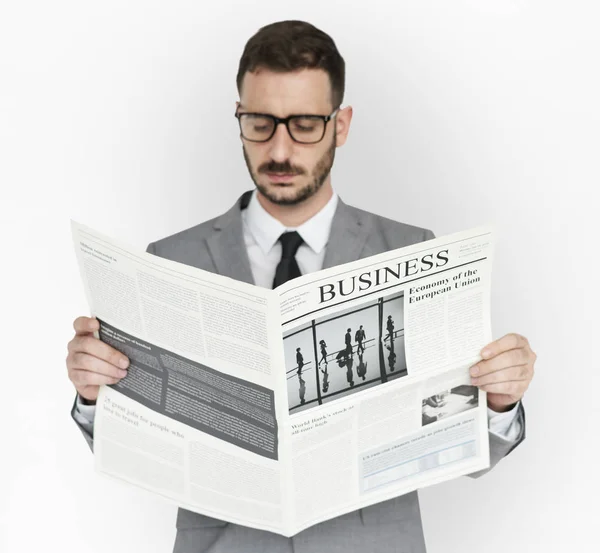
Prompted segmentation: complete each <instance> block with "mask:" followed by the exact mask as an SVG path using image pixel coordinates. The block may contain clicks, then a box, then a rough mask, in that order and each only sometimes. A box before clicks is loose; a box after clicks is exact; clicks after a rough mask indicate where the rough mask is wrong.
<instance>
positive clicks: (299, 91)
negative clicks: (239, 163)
mask: <svg viewBox="0 0 600 553" xmlns="http://www.w3.org/2000/svg"><path fill="white" fill-rule="evenodd" d="M330 93H331V88H330V83H329V77H328V75H327V73H325V71H323V70H320V69H302V70H299V71H295V72H293V73H274V72H272V71H269V70H267V69H262V68H261V69H259V70H258V71H257V72H255V73H246V75H245V77H244V82H243V87H242V96H241V98H240V100H241V106H240V109H239V111H240V112H242V113H244V112H246V113H248V112H254V113H269V114H271V115H275V116H277V117H287V116H288V115H292V114H309V115H329V114H330V113H331V112H332V111H333V108H334V106H332V105H331V101H330ZM335 127H336V121H335V119H334V120H331V121H329V122H328V123H327V127H326V132H325V136H324V137H323V140H321V142H317V143H316V144H300V143H298V142H295V141H294V140H293V139H292V137H291V136H290V135H289V134H288V131H287V129H286V127H285V125H278V126H277V130H276V131H275V134H274V135H273V137H272V138H271V139H270V140H269V141H267V142H263V143H259V142H251V141H248V140H245V139H244V138H241V140H242V150H243V153H244V160H245V161H246V166H247V167H248V172H249V173H250V177H251V178H252V180H253V181H254V184H255V185H256V187H257V188H258V190H259V191H260V192H261V193H262V194H263V196H265V197H266V198H267V199H268V200H269V201H271V202H272V203H274V204H278V205H297V204H299V203H301V202H303V201H304V200H306V199H308V198H310V197H311V196H313V195H315V194H316V193H317V192H318V191H319V190H320V189H321V188H322V187H323V185H324V184H325V183H327V184H328V185H329V184H330V171H331V167H332V166H333V160H334V158H335V149H336V146H337V145H339V144H338V142H339V140H336V128H335ZM268 173H291V174H293V175H294V177H293V178H292V179H291V180H289V181H287V182H276V181H273V180H272V179H271V177H270V176H269V174H268Z"/></svg>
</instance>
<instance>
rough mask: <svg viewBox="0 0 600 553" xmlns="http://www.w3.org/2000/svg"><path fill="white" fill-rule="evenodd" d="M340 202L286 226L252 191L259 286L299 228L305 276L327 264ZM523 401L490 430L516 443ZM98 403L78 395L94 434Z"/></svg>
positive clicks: (82, 416)
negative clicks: (283, 241) (285, 235)
mask: <svg viewBox="0 0 600 553" xmlns="http://www.w3.org/2000/svg"><path fill="white" fill-rule="evenodd" d="M337 203H338V195H337V194H336V193H335V192H334V193H333V196H332V197H331V198H330V200H329V202H327V204H326V205H325V207H323V209H321V211H319V212H318V213H317V214H316V215H314V216H313V217H311V218H310V219H309V220H308V221H306V222H305V223H302V224H301V225H300V226H299V227H295V228H292V227H286V226H285V225H283V224H282V223H281V222H280V221H278V220H277V219H275V217H273V216H272V215H270V214H269V213H267V212H266V211H265V209H264V208H263V207H262V206H261V205H260V202H259V201H258V199H257V197H256V191H254V192H253V193H252V197H251V198H250V202H249V203H248V207H247V208H246V209H245V210H243V211H242V222H243V234H244V243H245V244H246V249H247V251H248V257H249V259H250V268H251V269H252V275H253V277H254V282H255V284H256V285H257V286H262V287H264V288H272V286H273V278H274V277H275V270H276V268H277V265H278V263H279V260H280V259H281V243H280V242H279V237H280V236H281V234H283V233H284V232H286V231H294V230H295V231H297V232H298V234H300V236H301V237H302V239H303V240H304V242H303V243H302V244H301V245H300V247H299V248H298V251H297V253H296V262H297V263H298V267H299V268H300V272H301V273H302V274H303V275H304V274H307V273H312V272H315V271H319V270H320V269H322V267H323V259H324V257H325V246H326V244H327V241H328V240H329V232H330V230H331V224H332V223H333V215H334V213H335V210H336V207H337ZM518 406H519V404H517V405H515V407H514V408H513V409H511V410H510V411H507V412H505V413H496V412H495V411H492V410H491V409H490V408H489V407H488V413H487V414H488V424H489V429H490V432H492V433H493V434H495V435H497V436H498V437H500V438H502V439H504V440H507V441H509V442H515V441H516V439H517V437H518V436H519V433H520V431H521V423H520V421H519V419H518V418H516V414H517V409H518ZM95 411H96V406H95V405H83V404H82V403H81V398H80V397H79V396H78V397H77V402H76V409H75V412H74V416H75V418H76V419H77V421H78V422H79V423H80V424H81V425H82V426H84V428H86V429H87V430H89V431H90V433H92V429H93V423H94V414H95Z"/></svg>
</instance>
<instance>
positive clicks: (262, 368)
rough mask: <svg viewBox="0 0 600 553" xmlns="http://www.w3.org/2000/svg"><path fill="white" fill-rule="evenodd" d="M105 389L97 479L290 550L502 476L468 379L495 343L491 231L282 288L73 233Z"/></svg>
mask: <svg viewBox="0 0 600 553" xmlns="http://www.w3.org/2000/svg"><path fill="white" fill-rule="evenodd" d="M72 231H73V239H74V243H75V249H76V252H77V258H78V262H79V267H80V271H81V275H82V279H83V283H84V288H85V292H86V295H87V300H88V302H89V305H90V308H91V314H92V316H96V317H97V318H98V320H99V321H100V330H99V331H98V332H97V333H96V336H97V337H99V338H100V339H101V340H103V341H104V342H106V343H107V344H109V345H111V346H113V347H114V348H116V349H117V350H119V351H121V352H122V353H124V354H125V355H127V356H128V357H129V359H130V368H129V370H128V374H127V376H126V377H125V378H123V379H122V380H121V381H119V382H118V383H117V384H114V385H110V386H102V387H101V389H100V394H99V396H98V400H97V408H96V416H95V422H94V464H95V469H96V470H97V471H98V472H100V473H102V474H104V475H107V476H109V477H112V478H116V479H119V480H124V481H127V482H129V483H131V484H134V485H136V486H139V487H142V488H145V489H147V490H150V491H152V492H153V493H155V494H157V495H160V496H162V497H164V498H166V499H167V500H169V501H171V502H173V503H175V504H176V505H178V506H180V507H183V508H185V509H188V510H191V511H194V512H196V513H200V514H203V515H206V516H209V517H214V518H217V519H220V520H224V521H228V522H233V523H237V524H242V525H245V526H250V527H254V528H258V529H262V530H267V531H271V532H275V533H278V534H282V535H284V536H292V535H294V534H296V533H298V532H300V531H301V530H303V529H305V528H308V527H310V526H312V525H314V524H317V523H319V522H322V521H325V520H328V519H331V518H333V517H336V516H339V515H342V514H344V513H347V512H350V511H354V510H356V509H360V508H363V507H366V506H368V505H372V504H374V503H377V502H381V501H384V500H387V499H390V498H393V497H396V496H399V495H402V494H405V493H408V492H411V491H413V490H415V489H417V488H422V487H425V486H430V485H432V484H436V483H439V482H444V481H446V480H449V479H452V478H456V477H458V476H461V475H465V474H468V473H471V472H475V471H478V470H481V469H485V468H487V467H488V466H489V444H488V431H487V409H486V408H487V403H486V395H485V393H484V392H483V391H481V390H479V389H478V388H477V387H475V386H472V385H471V384H470V376H469V368H470V366H471V365H472V364H474V363H475V362H477V361H478V360H480V359H481V357H480V355H479V352H480V350H481V348H482V347H483V346H484V345H486V344H487V343H489V342H490V341H491V324H490V310H489V305H490V277H491V261H492V249H493V248H492V246H493V244H492V232H491V229H489V228H487V227H485V228H478V229H475V230H471V231H468V232H461V233H457V234H452V235H450V236H445V237H442V238H436V239H433V240H429V241H426V242H421V243H418V244H414V245H412V246H408V247H405V248H401V249H397V250H393V251H388V252H385V253H382V254H380V255H375V256H372V257H369V258H365V259H361V260H359V261H355V262H352V263H347V264H344V265H338V266H336V267H333V268H331V269H326V270H321V271H318V272H316V273H311V274H307V275H303V276H301V277H299V278H297V279H294V280H292V281H289V282H287V283H285V284H284V285H282V286H279V287H278V288H276V289H274V290H268V289H264V288H260V287H257V286H253V285H251V284H247V283H244V282H240V281H237V280H234V279H231V278H229V277H224V276H220V275H216V274H214V273H211V272H208V271H203V270H200V269H197V268H194V267H191V266H189V265H184V264H181V263H177V262H175V261H170V260H166V259H162V258H160V257H157V256H155V255H152V254H150V253H146V252H144V251H143V250H138V249H135V248H131V247H129V246H127V245H125V244H123V243H121V242H118V241H116V240H113V239H111V238H108V237H107V236H105V235H103V234H100V233H98V232H96V231H94V230H92V229H90V228H89V227H86V226H83V225H80V224H78V223H75V222H74V221H72Z"/></svg>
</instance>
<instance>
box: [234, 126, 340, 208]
mask: <svg viewBox="0 0 600 553" xmlns="http://www.w3.org/2000/svg"><path fill="white" fill-rule="evenodd" d="M336 135H337V133H334V135H333V140H332V141H331V144H330V145H329V148H327V150H326V152H325V153H324V154H323V155H322V156H321V159H319V161H318V162H317V163H316V165H315V167H314V169H313V170H312V173H311V180H310V181H309V182H308V183H307V184H305V185H304V186H302V187H300V188H298V189H296V191H295V193H294V194H293V195H288V194H280V193H279V189H283V190H285V189H287V188H291V187H290V186H289V185H287V186H286V185H283V184H280V185H273V184H268V185H264V184H261V183H260V182H259V181H258V176H257V175H255V174H254V172H253V171H252V165H251V163H250V158H249V157H248V153H247V152H246V147H245V145H244V144H242V150H243V152H244V160H245V161H246V167H247V168H248V172H249V173H250V177H251V178H252V181H253V182H254V185H255V186H256V188H257V189H258V191H259V192H260V193H261V194H262V195H263V196H265V197H266V198H267V199H268V200H269V201H270V202H272V203H274V204H276V205H298V204H300V203H302V202H304V201H305V200H307V199H308V198H311V197H312V196H314V195H315V194H316V193H317V192H318V191H319V190H320V189H321V187H322V186H323V183H324V182H325V179H326V178H327V176H328V175H329V173H330V172H331V168H332V166H333V161H334V159H335V149H336V145H335V142H336ZM265 173H293V174H294V175H300V176H301V173H299V172H298V171H296V170H294V169H293V168H292V167H291V166H290V165H289V164H288V163H283V164H278V163H275V162H273V163H269V164H268V165H266V166H265V167H264V169H263V170H262V171H261V174H265Z"/></svg>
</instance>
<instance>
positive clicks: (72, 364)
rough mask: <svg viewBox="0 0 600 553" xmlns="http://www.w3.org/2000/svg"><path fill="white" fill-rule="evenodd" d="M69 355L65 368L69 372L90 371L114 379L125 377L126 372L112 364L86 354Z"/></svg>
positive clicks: (75, 353)
mask: <svg viewBox="0 0 600 553" xmlns="http://www.w3.org/2000/svg"><path fill="white" fill-rule="evenodd" d="M70 355H71V357H70V360H69V361H68V362H67V366H68V367H69V368H70V369H71V370H84V371H90V372H95V373H99V374H103V375H105V376H112V377H114V378H123V377H124V376H127V371H126V370H124V369H120V368H118V367H115V366H114V365H113V364H112V363H107V362H106V361H104V360H103V359H99V358H98V357H94V356H93V355H89V354H88V353H82V352H74V353H72V354H70Z"/></svg>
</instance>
